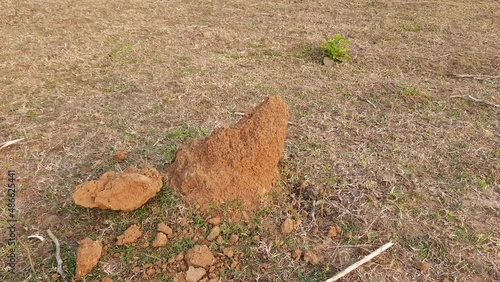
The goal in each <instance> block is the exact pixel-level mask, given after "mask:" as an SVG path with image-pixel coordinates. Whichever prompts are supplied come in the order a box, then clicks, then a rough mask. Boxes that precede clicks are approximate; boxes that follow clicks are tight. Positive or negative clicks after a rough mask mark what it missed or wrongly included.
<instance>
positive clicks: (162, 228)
mask: <svg viewBox="0 0 500 282" xmlns="http://www.w3.org/2000/svg"><path fill="white" fill-rule="evenodd" d="M157 230H158V231H159V232H161V233H163V234H165V235H167V237H169V238H170V237H172V235H173V233H174V232H173V231H172V228H170V227H169V226H168V225H166V224H165V223H160V224H158V229H157Z"/></svg>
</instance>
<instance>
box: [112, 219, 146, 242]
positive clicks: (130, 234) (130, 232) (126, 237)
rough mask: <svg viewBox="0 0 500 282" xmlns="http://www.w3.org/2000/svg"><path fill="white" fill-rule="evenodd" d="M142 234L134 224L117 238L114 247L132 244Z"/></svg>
mask: <svg viewBox="0 0 500 282" xmlns="http://www.w3.org/2000/svg"><path fill="white" fill-rule="evenodd" d="M141 235H142V232H141V230H140V228H139V226H137V225H136V224H134V225H132V226H130V227H129V228H128V229H127V230H125V232H124V233H123V234H122V235H120V236H118V238H117V242H116V245H118V246H121V245H125V244H129V243H134V242H135V241H136V240H137V239H139V237H141Z"/></svg>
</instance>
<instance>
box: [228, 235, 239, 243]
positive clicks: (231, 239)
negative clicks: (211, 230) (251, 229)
mask: <svg viewBox="0 0 500 282" xmlns="http://www.w3.org/2000/svg"><path fill="white" fill-rule="evenodd" d="M239 239H240V237H238V235H236V234H231V237H229V243H231V245H234V244H236V243H238V240H239Z"/></svg>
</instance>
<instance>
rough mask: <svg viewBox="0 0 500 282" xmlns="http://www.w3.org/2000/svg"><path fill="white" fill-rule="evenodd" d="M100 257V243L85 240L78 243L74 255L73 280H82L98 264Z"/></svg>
mask: <svg viewBox="0 0 500 282" xmlns="http://www.w3.org/2000/svg"><path fill="white" fill-rule="evenodd" d="M101 255H102V242H101V241H93V240H92V239H90V238H85V239H83V240H81V241H80V246H79V247H78V250H77V254H76V275H75V279H76V280H80V279H82V278H83V277H84V276H85V275H87V273H89V272H90V271H91V270H92V269H93V268H94V267H95V266H96V265H97V262H99V259H100V258H101Z"/></svg>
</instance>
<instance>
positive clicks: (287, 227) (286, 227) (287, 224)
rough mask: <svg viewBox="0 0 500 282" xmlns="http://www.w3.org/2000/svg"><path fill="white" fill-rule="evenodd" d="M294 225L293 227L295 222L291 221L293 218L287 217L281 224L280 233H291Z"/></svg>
mask: <svg viewBox="0 0 500 282" xmlns="http://www.w3.org/2000/svg"><path fill="white" fill-rule="evenodd" d="M294 227H295V222H294V221H293V219H291V218H287V219H285V221H284V222H283V224H282V225H281V233H282V234H283V235H288V234H290V233H292V231H293V229H294Z"/></svg>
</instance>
